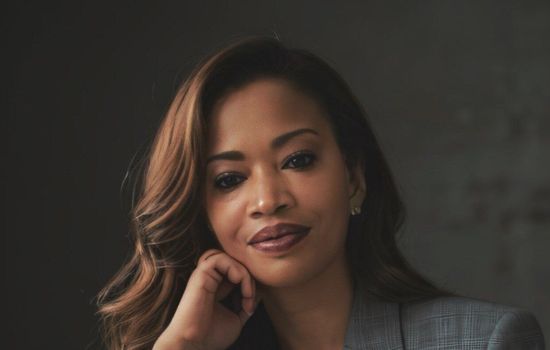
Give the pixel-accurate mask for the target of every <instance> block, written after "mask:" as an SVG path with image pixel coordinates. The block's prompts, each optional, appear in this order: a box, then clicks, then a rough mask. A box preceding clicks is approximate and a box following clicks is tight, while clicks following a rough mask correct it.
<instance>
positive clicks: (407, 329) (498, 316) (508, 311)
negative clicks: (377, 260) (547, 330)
mask: <svg viewBox="0 0 550 350" xmlns="http://www.w3.org/2000/svg"><path fill="white" fill-rule="evenodd" d="M344 349H353V350H359V349H361V350H363V349H376V350H378V349H380V350H389V349H403V350H413V349H414V350H416V349H423V350H424V349H468V350H473V349H495V350H496V349H517V350H527V349H529V350H531V349H533V350H534V349H537V350H538V349H540V350H543V349H544V336H543V334H542V331H541V328H540V326H539V324H538V322H537V320H536V318H535V317H534V316H533V314H531V313H530V312H529V311H527V310H523V309H520V308H515V307H511V306H506V305H500V304H496V303H492V302H488V301H482V300H477V299H473V298H466V297H440V298H434V299H429V300H425V301H420V302H411V303H403V304H399V303H392V302H381V301H374V300H369V301H368V302H367V300H366V298H365V297H364V296H363V294H362V293H358V292H357V290H356V291H355V293H354V298H353V306H352V311H351V314H350V317H349V321H348V327H347V333H346V338H345V346H344Z"/></svg>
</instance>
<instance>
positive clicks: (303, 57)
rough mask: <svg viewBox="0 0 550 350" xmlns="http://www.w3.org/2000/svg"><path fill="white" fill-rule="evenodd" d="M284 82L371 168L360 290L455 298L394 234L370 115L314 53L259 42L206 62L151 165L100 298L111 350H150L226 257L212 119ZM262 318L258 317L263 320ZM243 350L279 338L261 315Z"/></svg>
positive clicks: (353, 244)
mask: <svg viewBox="0 0 550 350" xmlns="http://www.w3.org/2000/svg"><path fill="white" fill-rule="evenodd" d="M261 78H280V79H284V80H285V81H287V82H289V83H290V84H292V85H293V86H295V87H296V88H298V89H299V90H300V91H302V92H303V93H305V94H306V95H308V96H310V97H311V98H313V99H314V100H315V101H317V103H319V104H320V106H321V107H322V108H324V110H325V111H326V112H327V115H328V116H329V119H330V123H331V126H332V130H333V132H334V136H335V138H336V140H337V143H338V145H339V147H340V149H341V151H342V153H343V154H344V156H345V159H346V164H347V166H348V167H349V168H350V169H351V168H352V167H354V166H356V165H358V164H361V165H363V166H364V175H365V179H366V184H367V196H366V199H365V201H364V202H363V204H362V208H361V209H362V211H361V214H360V215H357V216H353V217H351V219H350V225H349V230H348V233H347V241H346V249H347V256H348V259H349V262H350V266H351V269H352V276H353V280H354V283H358V284H359V285H360V286H361V287H362V290H364V291H365V293H367V294H368V295H369V296H370V297H376V298H379V299H381V300H386V301H395V302H406V301H410V300H415V299H420V298H427V297H435V296H444V295H450V294H451V293H449V292H447V291H444V290H441V289H439V288H437V287H435V286H434V285H433V284H432V283H430V282H429V281H428V280H426V279H425V278H423V277H422V276H421V275H420V274H419V273H417V272H416V271H414V269H412V268H411V267H410V265H409V264H408V263H407V262H406V260H405V259H404V257H403V255H402V254H401V253H400V252H399V250H398V248H397V245H396V239H395V235H396V233H397V232H398V230H399V229H400V227H401V225H402V223H403V221H404V217H405V208H404V205H403V202H402V201H401V199H400V196H399V193H398V190H397V188H396V185H395V182H394V179H393V176H392V174H391V172H390V169H389V167H388V164H387V162H386V160H385V158H384V156H383V154H382V152H381V149H380V146H379V145H378V143H377V141H376V137H375V135H374V132H373V130H372V129H371V127H370V126H369V123H368V121H367V119H366V113H365V111H364V110H363V108H362V107H361V104H360V103H359V102H358V100H357V99H356V97H355V96H354V95H353V93H352V92H351V91H350V88H349V87H348V85H347V84H346V83H345V82H344V80H343V79H342V78H341V77H340V75H339V74H338V73H337V72H336V71H335V70H333V69H332V68H331V67H330V66H329V65H328V64H327V63H325V62H324V61H323V60H321V59H320V58H319V57H317V56H315V55H313V54H312V53H310V52H308V51H305V50H299V49H289V48H287V47H285V46H284V45H283V44H282V43H281V42H280V41H279V40H277V39H274V38H265V37H252V38H247V39H244V40H240V41H238V42H236V43H234V44H232V45H230V46H228V47H226V48H224V49H222V50H220V51H219V52H216V53H215V54H213V55H211V56H210V57H208V58H206V59H205V60H203V61H202V62H200V64H198V66H197V67H196V68H195V69H194V70H193V71H192V72H191V74H190V76H189V78H188V79H187V80H185V81H184V82H183V84H182V85H181V87H180V88H179V90H178V91H177V94H176V96H175V98H174V100H173V102H172V103H171V105H170V107H169V109H168V112H167V114H166V116H165V118H164V119H163V120H162V123H161V125H160V128H159V130H158V132H157V134H156V137H155V139H154V141H153V143H152V147H151V149H150V153H149V154H148V156H147V157H146V158H145V161H144V163H143V165H144V166H143V168H142V170H143V171H142V174H141V177H140V184H139V193H138V198H137V201H136V203H135V205H133V207H132V209H131V240H132V244H133V251H132V254H131V256H130V257H129V259H128V261H127V262H126V263H125V264H124V266H123V267H122V268H121V269H120V271H119V272H118V273H117V274H116V275H115V276H114V277H113V278H112V279H111V280H110V281H109V283H108V284H107V285H106V286H105V288H104V289H103V290H102V291H101V292H100V293H99V295H98V305H99V311H98V313H99V314H100V316H101V322H102V334H103V338H104V341H105V343H106V345H107V346H108V347H109V348H110V349H145V348H151V347H152V345H153V343H154V342H155V340H156V339H157V338H158V336H159V335H160V333H161V332H162V331H163V330H164V328H165V327H166V326H167V325H168V323H169V322H170V320H171V318H172V316H173V314H174V312H175V309H176V307H177V305H178V303H179V301H180V298H181V296H182V293H183V291H184V289H185V286H186V284H187V281H188V279H189V276H190V274H191V272H192V271H193V270H194V269H195V267H196V262H197V260H198V258H199V256H200V255H201V254H202V253H203V252H204V251H205V250H207V249H210V248H218V249H221V247H220V246H219V243H218V241H217V240H216V237H215V236H214V235H213V233H212V232H211V231H209V229H208V226H207V221H206V213H205V212H204V205H203V201H204V198H203V195H202V193H203V187H202V186H204V178H205V176H204V174H205V155H206V154H205V150H206V144H207V139H206V135H207V128H208V118H209V115H210V114H211V111H212V108H213V106H214V104H215V103H216V102H217V101H219V100H220V99H221V98H222V97H224V96H226V95H227V94H228V93H229V92H230V91H233V90H236V89H239V88H241V87H243V86H244V85H245V84H248V83H250V82H252V81H254V80H257V79H261ZM258 311H259V312H258ZM258 311H257V312H256V313H255V314H254V315H253V316H252V318H251V319H250V320H249V321H248V322H247V324H246V325H245V328H244V329H243V332H241V335H240V337H239V339H238V340H237V342H236V343H235V344H236V345H234V347H236V348H253V347H254V345H253V342H254V341H259V340H258V339H271V340H272V344H274V343H273V342H276V339H275V338H274V336H273V332H272V326H271V324H270V323H269V318H268V317H267V314H266V313H265V310H264V309H263V308H262V307H261V304H260V307H259V308H258Z"/></svg>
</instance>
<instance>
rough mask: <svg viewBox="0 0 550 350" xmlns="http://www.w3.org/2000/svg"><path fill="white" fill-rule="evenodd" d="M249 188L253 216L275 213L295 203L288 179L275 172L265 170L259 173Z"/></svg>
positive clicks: (250, 208) (250, 211) (250, 209)
mask: <svg viewBox="0 0 550 350" xmlns="http://www.w3.org/2000/svg"><path fill="white" fill-rule="evenodd" d="M249 181H250V179H249ZM248 190H249V191H250V195H249V198H250V202H249V214H250V215H251V216H261V215H273V214H275V213H276V212H278V211H280V210H283V209H284V208H288V207H291V206H293V205H294V198H293V196H292V195H291V193H290V192H289V191H290V189H289V186H288V184H287V183H286V180H285V179H284V178H283V177H282V176H281V175H277V174H276V173H275V172H265V171H264V172H262V173H261V174H257V175H256V176H255V179H254V180H253V181H252V184H251V186H249V187H248Z"/></svg>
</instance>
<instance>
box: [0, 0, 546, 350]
mask: <svg viewBox="0 0 550 350" xmlns="http://www.w3.org/2000/svg"><path fill="white" fill-rule="evenodd" d="M5 17H6V20H5V22H4V23H5V25H4V27H5V29H6V32H7V34H8V36H9V38H10V40H9V42H8V50H7V52H9V53H10V55H9V58H10V59H11V61H10V66H9V67H10V70H9V73H8V80H7V81H8V85H7V86H8V108H7V115H8V118H7V120H8V130H9V136H8V138H7V142H8V147H7V149H8V156H9V158H8V164H9V167H7V168H6V171H5V176H6V182H5V184H6V185H5V192H6V194H7V195H6V196H5V197H4V198H6V199H7V201H6V202H7V203H6V204H8V205H7V206H6V208H7V209H6V211H5V215H6V219H7V220H6V225H5V227H6V230H5V231H4V232H5V233H4V234H3V244H4V247H6V248H5V260H4V263H5V268H4V269H3V271H4V273H5V276H4V280H5V281H8V283H7V285H9V286H10V288H6V290H4V291H3V293H7V295H6V298H7V300H10V302H9V303H8V305H7V315H8V319H9V321H10V322H9V324H10V328H9V329H8V336H9V337H8V343H9V344H10V343H11V344H12V348H37V347H50V348H51V347H52V345H53V344H55V345H56V346H55V348H67V349H76V348H83V347H84V346H85V345H86V344H89V343H90V344H91V343H93V338H94V334H95V333H94V329H95V328H94V327H95V317H94V315H93V312H94V311H95V308H94V305H93V297H94V295H95V294H96V293H97V291H98V289H99V288H100V287H101V286H103V285H104V284H105V282H106V281H107V279H108V278H109V277H110V276H111V275H112V274H113V273H114V272H115V271H116V269H117V268H118V266H120V264H121V263H122V261H123V260H124V258H125V256H126V254H127V249H128V248H127V247H128V242H127V238H126V237H125V235H126V232H127V222H126V215H127V210H128V203H127V200H126V199H125V198H126V197H125V196H124V194H122V195H119V187H120V184H121V182H122V179H123V176H124V173H125V171H126V168H127V166H128V163H129V161H130V159H131V158H132V156H133V155H134V153H135V152H136V151H138V150H139V149H142V148H143V147H144V146H145V145H146V144H147V142H149V141H150V139H151V137H152V135H153V133H154V131H155V128H156V127H157V125H158V122H159V120H160V118H161V117H162V114H163V112H164V110H165V108H166V106H167V104H168V103H169V100H170V98H171V97H172V94H173V92H174V81H175V80H177V79H178V77H180V78H181V77H184V76H185V75H186V74H187V73H188V72H189V69H190V68H191V67H192V66H193V64H194V63H195V62H196V61H197V60H198V59H199V58H200V57H202V55H204V54H206V53H208V52H210V51H211V50H214V49H216V48H218V47H221V46H223V45H224V44H225V43H227V41H228V40H232V39H235V38H237V37H240V36H243V35H247V34H268V35H269V34H272V33H277V35H278V36H279V37H280V38H281V39H282V40H283V41H284V42H286V43H287V44H289V45H291V46H296V47H303V48H307V49H310V50H312V51H314V52H316V53H317V54H319V55H321V56H322V57H324V58H325V59H326V60H328V61H329V62H330V63H331V64H332V65H334V66H335V67H336V68H337V70H339V71H340V72H341V73H342V74H343V75H344V77H345V78H346V79H347V80H348V82H349V83H350V85H351V86H352V88H353V89H354V91H355V92H356V94H357V95H358V97H359V98H360V100H361V101H362V102H363V104H364V106H365V107H366V109H367V111H368V112H369V114H370V118H371V121H372V123H373V125H374V127H375V128H376V130H377V132H378V134H379V137H380V141H381V143H382V145H383V147H384V150H385V152H386V154H387V155H388V157H389V159H390V163H391V165H392V167H393V169H394V170H395V173H396V178H397V181H398V182H399V184H400V186H401V188H402V192H403V195H404V198H405V200H406V203H407V206H408V208H409V218H408V221H407V224H406V226H405V228H404V230H403V233H402V236H401V239H400V245H401V246H402V248H403V250H404V251H405V253H406V255H407V256H408V257H409V259H410V260H411V262H412V263H413V265H414V266H416V267H417V268H418V269H419V270H420V271H422V272H424V273H425V274H426V275H427V276H428V277H431V278H432V279H433V280H434V281H435V282H436V283H438V284H440V285H442V286H445V287H447V288H450V289H453V290H455V291H456V292H458V293H461V294H464V295H468V296H473V297H477V298H482V299H488V300H493V301H496V302H500V303H505V304H511V305H516V306H520V307H525V308H528V309H530V310H532V311H533V312H534V313H535V315H536V316H537V318H538V319H539V321H540V323H541V325H542V327H543V330H544V332H545V337H546V339H547V341H550V263H549V259H548V255H549V253H548V250H549V249H550V181H549V179H550V161H549V160H550V115H549V114H550V64H549V62H550V2H548V1H531V0H530V1H496V0H495V1H443V0H439V1H402V2H394V1H392V2H390V1H386V2H378V3H374V2H366V1H353V2H352V1H347V2H344V3H343V4H342V3H339V4H338V5H336V3H335V2H334V1H302V2H298V3H294V2H290V1H277V2H262V4H261V5H259V4H258V3H257V2H255V1H223V2H222V1H217V2H214V1H200V2H198V1H196V2H190V1H187V2H185V1H178V2H173V3H171V4H169V3H163V4H162V6H161V5H148V7H146V6H142V5H140V4H136V3H134V2H128V3H122V2H118V3H117V4H115V5H111V7H108V8H107V7H101V6H99V5H96V4H93V3H90V4H87V5H82V4H73V3H67V4H66V6H58V5H55V6H54V5H50V4H49V3H45V2H36V3H35V4H33V3H32V2H24V3H22V2H18V3H17V4H16V5H13V6H11V7H8V9H7V12H6V13H5ZM38 325H39V326H38ZM90 346H94V345H90Z"/></svg>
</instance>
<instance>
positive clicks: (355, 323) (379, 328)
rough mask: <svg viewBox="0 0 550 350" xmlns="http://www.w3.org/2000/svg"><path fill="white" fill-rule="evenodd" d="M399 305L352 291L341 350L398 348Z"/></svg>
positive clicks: (399, 343)
mask: <svg viewBox="0 0 550 350" xmlns="http://www.w3.org/2000/svg"><path fill="white" fill-rule="evenodd" d="M401 344H402V340H401V330H400V322H399V304H398V303H395V302H385V301H380V300H375V299H374V298H370V297H367V296H366V295H365V293H364V291H363V290H362V289H359V288H355V289H354V294H353V304H352V309H351V313H350V317H349V320H348V327H347V331H346V338H345V343H344V349H350V350H365V349H384V350H387V349H402V346H401Z"/></svg>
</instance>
